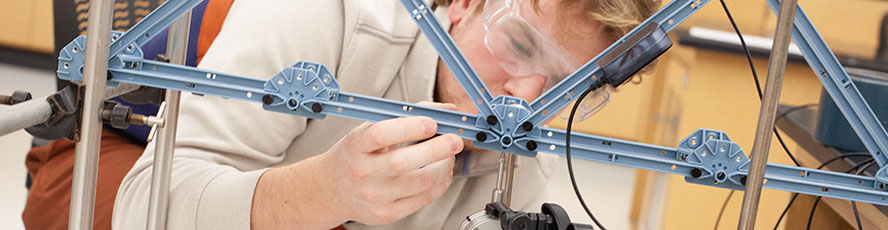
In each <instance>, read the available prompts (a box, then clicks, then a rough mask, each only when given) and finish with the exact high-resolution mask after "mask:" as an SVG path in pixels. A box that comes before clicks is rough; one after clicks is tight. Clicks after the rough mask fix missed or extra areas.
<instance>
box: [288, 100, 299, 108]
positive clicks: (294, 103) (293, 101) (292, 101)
mask: <svg viewBox="0 0 888 230" xmlns="http://www.w3.org/2000/svg"><path fill="white" fill-rule="evenodd" d="M287 103H289V104H290V106H293V107H296V106H297V105H299V102H297V101H296V99H290V101H288V102H287Z"/></svg>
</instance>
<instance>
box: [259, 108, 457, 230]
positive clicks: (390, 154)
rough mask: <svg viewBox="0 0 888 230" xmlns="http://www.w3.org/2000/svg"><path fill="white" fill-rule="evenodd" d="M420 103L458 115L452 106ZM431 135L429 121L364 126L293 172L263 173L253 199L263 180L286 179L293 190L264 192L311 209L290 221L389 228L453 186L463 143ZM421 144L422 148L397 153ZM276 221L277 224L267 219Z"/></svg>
mask: <svg viewBox="0 0 888 230" xmlns="http://www.w3.org/2000/svg"><path fill="white" fill-rule="evenodd" d="M420 104H422V105H426V106H435V107H439V108H445V109H455V108H456V107H455V106H454V105H450V104H436V103H435V104H433V103H420ZM436 131H437V124H436V123H435V121H434V120H432V119H431V118H428V117H405V118H397V119H391V120H385V121H380V122H377V123H364V124H362V125H360V126H358V127H356V128H355V129H353V130H352V131H351V132H350V133H349V134H348V135H346V136H345V137H343V138H342V139H340V140H339V142H337V143H336V144H335V145H334V146H333V147H332V148H330V150H329V151H327V152H325V153H323V154H321V155H319V156H316V157H313V158H310V159H307V160H304V161H301V162H299V163H296V164H293V165H291V166H293V167H289V166H288V167H284V168H279V169H271V170H269V171H267V172H266V173H265V174H264V175H263V176H262V178H260V182H259V185H257V193H259V190H260V189H263V188H262V187H263V179H267V180H285V181H276V182H269V183H287V182H286V180H289V181H291V182H292V183H295V184H294V185H293V186H281V185H277V186H272V185H269V186H271V187H277V188H273V189H277V190H280V189H287V188H289V189H291V190H294V191H289V192H286V193H281V192H280V191H277V192H272V193H271V194H290V196H291V197H298V199H295V200H297V201H300V202H299V203H296V204H293V205H300V206H301V207H290V208H297V209H299V208H307V209H311V210H313V211H312V212H309V213H306V212H305V210H302V211H300V212H297V213H299V214H301V215H304V216H301V217H296V216H292V217H289V218H309V217H313V218H315V219H313V220H314V221H317V222H314V223H315V224H321V223H323V222H328V221H329V222H332V223H337V224H338V223H343V222H344V221H346V220H354V221H357V222H360V223H364V224H369V225H377V224H386V223H391V222H394V221H396V220H398V219H401V218H403V217H406V216H407V215H410V214H411V213H413V212H416V211H417V210H419V209H420V208H422V207H423V206H425V205H427V204H429V203H430V202H432V201H433V200H434V199H436V198H438V197H439V196H441V195H442V194H443V193H444V192H445V191H446V190H447V188H448V187H449V186H450V182H451V179H452V177H453V164H454V156H455V155H456V154H457V153H459V152H460V151H462V149H463V141H462V139H461V138H459V136H456V135H454V134H446V135H440V136H437V137H434V138H432V137H433V135H434V134H435V132H436ZM429 138H431V139H429ZM426 139H428V140H426ZM423 140H425V141H423ZM418 141H422V142H420V143H416V144H412V145H408V146H405V147H401V148H398V147H397V146H398V145H400V144H409V143H415V142H418ZM287 168H290V169H289V170H288V169H287ZM273 171H274V172H273ZM274 175H281V176H274ZM283 175H286V176H283ZM273 178H276V179H273ZM294 186H295V187H294ZM257 196H259V194H257V195H255V196H254V209H255V208H257V207H256V205H255V203H256V202H259V201H258V200H257V198H256V197H257ZM285 202H286V201H285ZM294 203H295V202H294ZM291 210H292V209H291ZM256 211H257V210H254V213H256ZM254 217H256V215H254ZM284 218H288V217H284ZM266 219H267V218H266ZM277 220H280V219H279V218H272V221H277ZM255 221H257V220H255V219H254V226H255V224H256V223H255ZM337 221H338V222H337ZM309 223H312V222H309ZM333 226H335V224H334V225H333ZM320 227H326V226H323V225H321V226H320Z"/></svg>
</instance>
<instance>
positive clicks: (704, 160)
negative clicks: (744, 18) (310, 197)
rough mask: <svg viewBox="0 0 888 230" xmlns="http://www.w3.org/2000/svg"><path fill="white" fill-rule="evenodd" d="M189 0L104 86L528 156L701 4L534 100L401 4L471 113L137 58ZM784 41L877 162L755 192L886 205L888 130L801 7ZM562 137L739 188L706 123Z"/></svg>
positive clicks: (119, 44) (546, 146)
mask: <svg viewBox="0 0 888 230" xmlns="http://www.w3.org/2000/svg"><path fill="white" fill-rule="evenodd" d="M767 1H768V3H769V4H771V5H772V8H773V7H774V6H776V0H767ZM198 2H199V1H197V0H185V1H182V0H180V1H176V0H168V1H167V2H165V3H164V4H163V5H161V6H160V7H159V8H158V9H157V10H155V12H153V13H152V14H151V15H149V16H148V17H146V18H145V20H143V22H142V23H139V24H137V25H136V26H134V27H133V28H132V29H131V30H130V31H127V32H126V33H123V34H120V33H115V34H114V35H112V36H117V37H119V39H115V40H116V41H115V43H113V44H112V51H113V52H112V58H111V60H110V63H109V71H110V72H111V74H112V77H111V79H109V80H108V85H111V86H113V85H117V84H119V83H121V82H124V83H130V84H138V85H145V86H150V87H156V88H164V89H174V90H180V91H188V92H192V93H196V94H206V95H213V96H219V97H224V98H235V99H240V100H247V101H253V102H260V103H263V108H265V109H266V110H270V111H276V112H282V113H290V114H295V115H299V116H305V117H310V118H316V119H323V118H324V117H325V116H326V115H328V114H329V115H336V116H342V117H348V118H354V119H359V120H366V121H380V120H385V119H390V118H397V117H406V116H429V117H432V118H434V119H435V120H436V122H437V123H438V125H439V128H438V133H441V134H444V133H453V134H457V135H459V136H461V137H463V138H466V139H472V140H474V144H475V146H477V147H481V148H485V149H489V150H494V151H502V152H507V153H511V154H519V155H524V156H535V155H536V152H537V151H538V150H543V151H547V152H551V153H555V154H559V155H563V154H564V149H565V146H564V137H565V132H564V131H563V130H558V129H552V128H547V127H542V126H539V125H540V123H541V122H543V121H545V120H546V119H547V118H548V117H550V116H552V115H553V114H554V113H555V112H557V111H558V110H560V109H562V108H563V107H564V106H566V105H567V104H568V103H569V102H570V101H572V100H574V99H576V97H577V96H579V94H578V93H575V92H577V91H581V90H585V89H586V88H588V87H590V85H592V84H593V82H595V81H596V80H598V78H599V77H600V76H602V74H603V70H602V67H601V66H602V65H604V66H605V69H607V68H608V67H609V66H610V62H608V63H603V64H602V63H600V61H602V60H604V59H606V58H605V57H607V56H608V55H612V53H619V52H621V51H619V49H618V47H619V46H620V45H621V44H623V43H626V42H638V41H637V40H632V39H629V38H630V37H632V36H633V35H636V34H637V33H639V32H640V31H642V30H643V29H642V28H645V27H648V26H651V25H653V26H656V27H657V29H656V31H655V32H654V33H652V34H651V36H653V35H654V34H659V35H663V34H664V33H665V32H668V31H670V30H671V29H673V28H675V26H676V25H677V24H678V23H681V22H682V21H684V19H686V18H687V17H689V16H690V15H691V14H693V13H694V12H696V11H697V10H699V9H700V8H701V7H703V5H705V4H706V3H708V2H709V1H707V0H699V1H697V0H674V1H672V2H670V3H669V4H668V5H667V6H666V7H664V8H663V9H661V10H659V11H658V12H657V13H656V14H654V15H653V16H652V17H651V18H649V19H647V20H646V21H645V22H643V23H642V24H641V25H639V26H638V27H637V28H635V29H634V30H632V31H630V32H629V33H628V34H627V35H625V36H624V37H623V38H621V39H620V40H618V41H617V42H616V43H614V44H612V45H611V46H610V47H608V49H606V50H605V51H604V52H602V53H601V54H599V55H598V56H596V57H595V58H594V59H592V60H591V61H589V62H588V63H586V64H585V65H584V66H583V67H581V68H580V69H579V70H577V71H576V72H574V73H573V74H571V75H570V76H568V77H567V78H566V79H565V80H563V81H562V82H560V83H559V84H558V85H556V86H555V87H553V88H552V89H550V90H549V91H547V92H546V93H544V94H543V95H542V96H541V97H540V98H538V99H536V100H535V101H534V102H533V103H528V102H527V101H525V100H522V99H519V98H514V97H508V96H499V97H496V98H492V96H491V95H490V93H489V91H488V90H487V88H486V86H484V83H483V81H481V79H480V78H479V77H478V76H477V74H476V73H475V71H474V70H473V69H472V67H471V65H469V63H468V62H467V61H466V60H465V58H464V57H463V55H462V53H461V52H460V51H459V49H458V47H456V46H455V44H454V43H453V40H452V39H451V38H450V36H449V34H448V33H447V32H446V30H444V29H443V28H442V27H441V26H440V24H439V23H438V21H437V19H436V18H435V16H434V14H433V13H431V12H430V11H431V9H430V8H429V6H428V5H426V4H425V3H423V2H421V1H419V0H402V3H404V5H405V7H406V8H407V10H408V12H410V13H411V15H412V17H413V18H414V19H415V20H416V22H417V24H418V25H419V27H420V28H421V29H422V31H423V32H424V34H426V35H427V36H428V37H429V40H430V41H432V44H433V45H434V46H435V48H436V50H437V51H438V53H439V55H440V56H441V58H442V60H444V62H445V63H446V64H447V66H448V67H449V68H450V69H451V70H452V71H453V73H454V76H456V78H457V80H459V82H460V84H461V85H462V87H463V88H464V89H465V90H466V92H467V94H468V95H469V97H470V98H471V99H472V100H473V101H476V106H478V109H479V114H478V115H475V114H466V113H461V112H454V111H449V110H443V109H437V108H430V107H424V106H420V105H415V104H410V103H404V102H399V101H392V100H387V99H381V98H375V97H369V96H363V95H356V94H349V93H345V92H340V91H339V84H338V82H337V81H336V79H335V78H334V77H333V76H332V74H331V73H330V71H329V70H328V69H327V68H326V67H325V66H324V65H321V64H315V63H310V62H299V63H296V64H295V65H294V66H292V67H288V68H286V69H284V70H282V71H281V72H279V73H278V74H277V75H275V76H274V77H272V78H271V79H269V80H267V81H265V80H259V79H255V78H249V77H243V76H237V75H231V74H225V73H220V72H214V71H207V70H201V69H197V68H192V67H187V66H179V65H172V64H167V63H163V62H156V61H150V60H144V59H143V58H142V51H141V48H140V47H141V44H142V43H143V42H144V39H142V38H143V37H144V38H150V37H151V36H150V35H153V34H156V32H157V31H159V29H160V28H165V27H167V26H168V25H169V23H170V22H172V21H173V19H175V18H177V17H178V16H180V15H181V14H182V13H184V12H187V10H188V9H190V8H191V7H193V6H194V5H196V4H197V3H198ZM143 23H144V25H143ZM793 37H794V39H795V40H796V44H798V45H799V47H800V48H801V49H802V52H803V53H804V54H805V57H806V58H807V59H808V63H811V67H812V68H813V69H814V70H815V72H817V73H819V75H821V76H823V77H821V78H820V79H821V80H822V81H823V84H824V87H826V88H827V92H829V93H830V95H831V96H833V99H834V100H836V104H837V105H840V109H842V111H843V113H844V114H845V116H846V117H849V121H851V123H852V126H853V127H855V131H857V132H858V136H861V139H864V143H865V144H867V145H866V146H867V148H868V149H869V150H870V152H871V153H873V156H874V157H875V158H876V160H877V162H879V165H880V166H882V169H881V170H880V171H879V173H878V174H877V176H876V177H874V178H871V177H865V176H858V175H852V174H845V173H836V172H829V171H823V170H817V169H809V168H802V167H793V166H785V165H779V164H768V166H767V169H766V174H765V179H766V180H767V181H766V182H765V183H764V187H767V188H773V189H780V190H786V191H792V192H797V193H804V194H811V195H817V196H826V197H833V198H840V199H848V200H855V201H861V202H868V203H873V204H879V205H888V191H886V183H888V180H886V179H888V177H886V175H885V173H886V167H885V166H884V163H885V162H888V159H886V158H885V156H884V153H886V151H885V146H888V138H886V136H888V135H885V131H884V128H882V126H881V125H880V124H879V123H878V122H875V116H874V115H873V113H872V111H871V110H870V109H869V107H868V105H867V104H866V102H865V101H864V100H863V98H862V97H860V93H859V92H858V91H857V88H856V87H855V86H854V84H853V83H852V82H851V81H850V80H848V77H847V74H846V73H845V72H844V70H843V69H842V67H841V65H839V63H838V61H837V60H836V58H835V56H834V55H833V54H832V52H830V51H829V48H828V47H827V46H826V44H825V43H824V42H823V39H822V38H821V37H820V36H819V35H818V34H817V32H816V31H815V30H814V28H813V26H811V24H810V22H809V21H808V19H807V17H806V16H805V14H804V12H802V11H801V9H799V11H798V13H797V15H796V19H795V29H794V30H793ZM84 41H85V39H84V37H78V38H77V39H75V40H74V41H73V42H72V43H70V44H69V45H68V46H66V47H65V48H64V49H63V50H61V51H60V55H59V69H58V72H57V73H58V76H59V78H61V79H65V80H71V81H79V80H80V79H81V75H80V72H79V71H77V70H78V69H80V68H82V66H83V53H82V52H79V51H82V50H84V49H83V47H84V46H83V44H84ZM140 41H142V42H141V43H140ZM642 42H643V41H642ZM127 44H129V45H127ZM811 44H813V45H811ZM123 45H126V46H123ZM827 77H828V78H827ZM867 111H868V112H867ZM571 139H573V141H574V142H573V143H572V144H571V147H572V149H571V151H572V155H573V156H575V157H576V158H580V159H585V160H591V161H598V162H605V163H611V164H617V165H623V166H629V167H635V168H643V169H648V170H654V171H659V172H666V173H673V174H677V175H682V176H685V178H686V181H688V182H691V183H697V184H702V185H709V186H716V187H723V188H729V189H737V190H740V189H743V188H744V184H745V178H746V174H747V173H748V167H749V166H748V165H749V159H748V158H747V155H746V154H745V153H744V152H743V150H742V149H741V148H740V147H739V145H737V143H734V142H733V141H731V140H730V138H728V136H727V135H726V134H724V133H722V132H719V131H714V130H707V129H700V130H697V131H695V132H694V133H693V134H691V135H690V136H688V137H687V138H685V139H684V140H682V141H681V142H680V143H679V145H678V148H669V147H663V146H655V145H649V144H644V143H638V142H632V141H625V140H619V139H613V138H607V137H599V136H595V135H588V134H582V133H574V134H572V136H571Z"/></svg>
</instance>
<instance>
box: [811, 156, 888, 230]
mask: <svg viewBox="0 0 888 230" xmlns="http://www.w3.org/2000/svg"><path fill="white" fill-rule="evenodd" d="M873 163H876V160H875V159H869V160H867V161H864V162H861V163H860V164H857V165H855V166H854V167H852V168H851V169H849V170H848V171H847V172H846V173H850V172H852V171H854V170H855V169H857V168H860V170H858V171H857V173H856V174H857V175H860V173H862V172H863V171H864V170H866V168H869V167H870V166H873ZM864 165H866V166H864ZM861 166H863V167H861ZM822 198H823V196H818V197H817V199H816V200H814V205H813V206H812V207H811V215H808V225H807V227H805V229H808V230H810V229H811V222H812V221H813V220H814V211H817V204H818V203H820V199H822ZM856 211H857V210H856V209H855V213H857V212H856ZM855 218H857V219H858V220H859V219H860V216H855ZM858 223H859V222H858Z"/></svg>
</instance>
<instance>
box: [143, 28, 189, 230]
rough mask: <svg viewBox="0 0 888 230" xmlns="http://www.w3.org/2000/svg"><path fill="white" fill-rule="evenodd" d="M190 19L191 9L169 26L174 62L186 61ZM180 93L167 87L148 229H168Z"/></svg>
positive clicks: (156, 153) (158, 136)
mask: <svg viewBox="0 0 888 230" xmlns="http://www.w3.org/2000/svg"><path fill="white" fill-rule="evenodd" d="M190 23H191V11H189V12H188V13H185V14H184V15H182V17H181V18H179V19H178V20H176V21H175V22H173V24H172V25H170V27H169V37H168V38H167V55H168V56H169V58H170V63H172V64H178V65H184V64H185V59H186V57H187V53H188V52H187V51H188V31H189V29H190ZM180 96H181V92H179V91H177V90H169V89H168V90H166V109H165V110H164V112H163V113H164V114H163V118H164V119H165V120H166V124H165V125H164V127H163V128H161V129H160V130H158V133H157V142H155V143H156V146H155V149H154V150H155V151H154V169H153V170H152V176H151V193H150V198H149V201H148V225H147V226H146V227H147V229H152V230H153V229H161V230H162V229H166V223H167V213H168V210H169V199H170V175H171V172H172V168H173V147H174V146H175V145H176V127H177V126H178V123H179V121H178V120H179V97H180Z"/></svg>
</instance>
